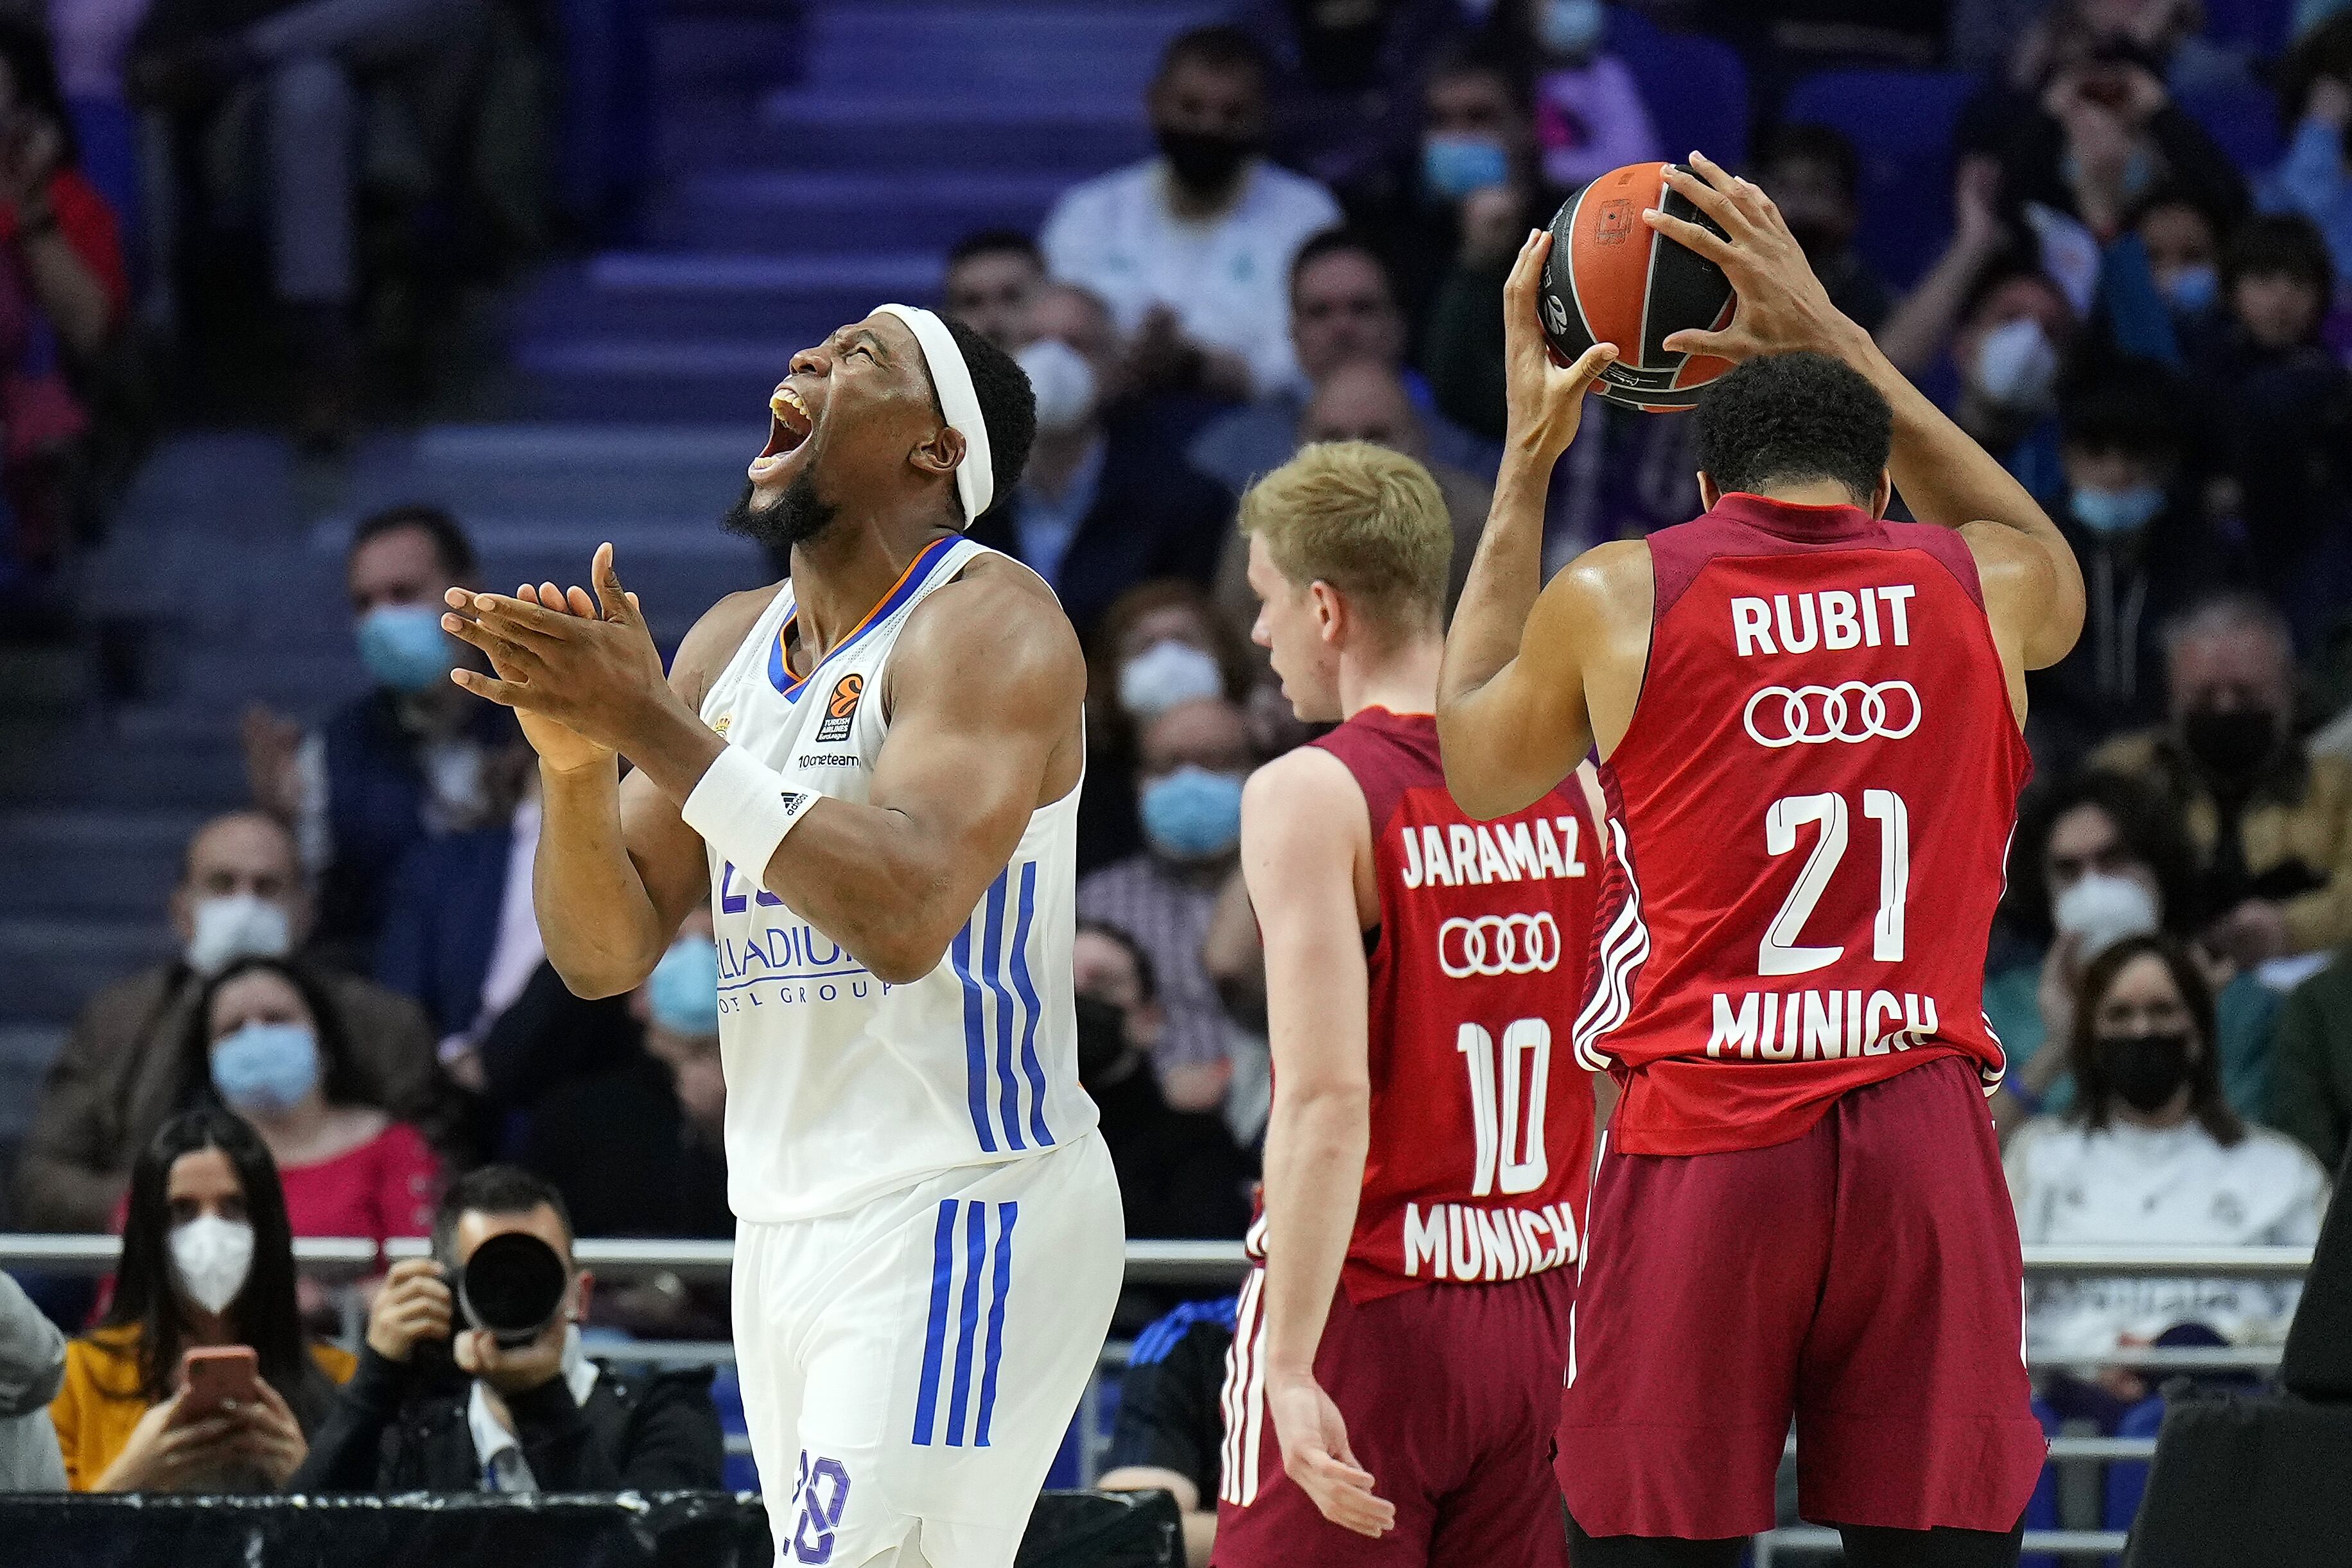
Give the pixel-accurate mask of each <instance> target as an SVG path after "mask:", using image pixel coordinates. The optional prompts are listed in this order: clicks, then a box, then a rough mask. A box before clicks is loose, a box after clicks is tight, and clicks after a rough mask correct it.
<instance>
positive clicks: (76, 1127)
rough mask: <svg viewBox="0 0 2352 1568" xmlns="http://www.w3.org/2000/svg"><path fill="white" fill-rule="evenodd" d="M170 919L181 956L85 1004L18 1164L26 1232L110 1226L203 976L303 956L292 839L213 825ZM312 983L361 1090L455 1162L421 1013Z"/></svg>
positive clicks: (263, 821)
mask: <svg viewBox="0 0 2352 1568" xmlns="http://www.w3.org/2000/svg"><path fill="white" fill-rule="evenodd" d="M171 914H172V929H173V931H174V932H176V933H177V934H178V936H179V938H180V941H181V942H182V943H183V952H182V955H181V956H180V957H177V958H174V959H173V960H171V961H170V962H168V963H159V964H157V965H155V966H154V967H153V968H152V969H147V970H142V972H140V973H137V974H133V975H131V976H129V977H128V978H126V979H123V980H119V981H117V982H116V983H115V984H111V985H109V986H107V987H106V988H105V989H104V990H102V991H100V992H99V994H97V995H95V996H93V997H91V998H90V999H89V1004H88V1005H86V1006H84V1007H83V1008H82V1012H81V1016H80V1017H79V1018H78V1019H77V1020H75V1023H74V1027H73V1033H72V1035H71V1036H70V1037H68V1039H67V1041H66V1045H65V1048H64V1049H63V1050H61V1051H60V1052H59V1053H58V1058H57V1060H56V1061H55V1062H53V1063H51V1064H50V1067H49V1071H48V1077H47V1082H46V1084H45V1085H44V1086H43V1088H42V1091H41V1103H40V1106H39V1109H38V1110H36V1111H35V1113H34V1118H33V1125H32V1129H31V1131H29V1132H28V1133H27V1135H26V1140H25V1145H24V1150H23V1152H22V1154H21V1156H20V1157H19V1159H18V1162H17V1166H16V1209H15V1220H16V1224H17V1225H19V1226H23V1227H25V1228H26V1229H32V1230H62V1231H104V1230H107V1229H110V1227H111V1226H112V1224H113V1220H114V1211H115V1206H116V1205H118V1204H119V1203H120V1202H121V1198H122V1194H123V1188H124V1185H125V1184H126V1183H127V1182H128V1180H129V1178H130V1172H131V1161H132V1160H133V1159H134V1158H136V1157H137V1155H138V1152H139V1150H140V1147H141V1146H142V1144H143V1143H145V1142H146V1141H147V1139H148V1138H149V1137H151V1136H152V1134H153V1132H154V1131H155V1129H156V1128H157V1127H158V1126H160V1125H162V1123H163V1121H164V1119H165V1118H167V1117H168V1116H169V1115H170V1114H171V1113H172V1111H173V1109H174V1107H173V1103H172V1101H173V1096H174V1094H175V1093H176V1092H177V1091H178V1089H179V1080H180V1070H181V1063H180V1060H179V1057H180V1052H181V1048H182V1044H183V1041H184V1037H185V1034H186V1031H187V1027H188V1016H189V1013H190V1011H191V1009H193V1008H194V1005H195V1002H196V998H197V996H198V995H199V994H201V993H202V991H203V989H204V984H205V975H206V974H207V973H212V972H215V971H217V970H218V969H219V968H221V967H222V966H223V965H224V964H226V963H228V962H229V961H230V960H231V959H234V958H237V957H241V956H243V955H245V954H247V953H251V952H261V953H282V952H289V951H292V950H295V949H299V946H300V945H301V942H302V940H303V938H304V937H305V936H306V935H307V934H308V931H309V926H310V900H309V898H308V896H307V894H306V893H305V892H304V890H303V888H302V883H301V874H300V871H299V867H298V864H297V861H296V858H295V850H294V841H293V838H292V837H291V836H290V835H289V834H288V832H287V831H286V829H285V827H284V826H281V825H280V824H279V823H278V822H277V821H276V820H274V819H273V818H271V817H268V816H263V815H262V814H260V813H258V812H250V811H240V812H232V813H229V814H228V815H226V816H216V817H215V818H213V819H212V820H211V821H210V822H207V823H205V825H204V826H202V827H199V828H198V829H197V830H196V833H195V837H193V838H191V839H190V840H189V841H188V852H187V856H186V858H185V860H184V862H183V863H182V867H181V875H180V883H179V886H178V887H176V888H174V889H173V890H172V902H171ZM318 978H319V982H320V986H321V987H322V988H323V989H324V991H325V993H326V994H327V997H328V1000H329V1003H330V1005H332V1006H334V1007H336V1008H337V1009H339V1010H340V1011H341V1015H342V1018H341V1022H342V1026H343V1035H344V1037H345V1038H346V1039H348V1040H349V1041H350V1045H351V1053H352V1060H351V1067H352V1076H353V1079H354V1081H355V1087H356V1088H357V1089H358V1090H359V1091H360V1092H361V1093H362V1095H363V1096H364V1097H365V1098H366V1099H367V1100H370V1101H371V1102H373V1103H375V1104H378V1105H381V1106H383V1109H384V1110H386V1111H388V1112H390V1113H391V1114H392V1115H393V1116H394V1118H396V1119H397V1120H400V1121H407V1122H410V1123H413V1124H414V1125H415V1126H416V1127H417V1128H419V1129H420V1130H421V1131H424V1132H425V1135H426V1136H427V1137H428V1138H430V1139H432V1141H433V1142H434V1143H435V1145H436V1148H438V1149H440V1151H441V1152H442V1157H443V1158H444V1159H445V1160H447V1159H449V1158H450V1156H451V1155H452V1153H454V1152H457V1151H456V1150H453V1149H452V1148H451V1146H450V1145H451V1144H452V1142H453V1141H454V1140H456V1139H457V1138H458V1137H459V1136H460V1127H461V1121H460V1110H459V1107H458V1105H457V1102H456V1100H455V1097H454V1095H453V1094H452V1093H451V1092H450V1090H449V1089H448V1086H447V1083H446V1080H445V1079H444V1078H443V1077H442V1074H441V1070H440V1065H439V1063H438V1062H437V1061H436V1059H435V1057H434V1047H433V1032H432V1029H431V1027H430V1026H428V1025H427V1024H426V1022H425V1015H424V1014H423V1012H422V1011H420V1010H419V1009H418V1007H417V1005H416V1004H415V1003H414V1002H412V1001H410V1000H409V999H408V998H406V997H404V996H402V995H399V994H395V993H394V992H391V991H387V990H385V989H384V988H383V986H381V985H378V984H375V983H374V982H373V981H370V980H362V979H361V978H359V977H358V976H356V975H351V974H343V973H335V972H332V971H320V973H319V976H318ZM453 1168H455V1167H454V1166H453Z"/></svg>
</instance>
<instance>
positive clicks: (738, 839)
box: [678, 746, 818, 883]
mask: <svg viewBox="0 0 2352 1568" xmlns="http://www.w3.org/2000/svg"><path fill="white" fill-rule="evenodd" d="M817 799H818V797H817V796H815V795H809V794H806V793H804V792H802V791H798V790H788V789H786V788H784V787H783V782H782V777H781V775H779V774H778V773H776V772H775V770H774V769H772V768H770V767H767V766H765V765H764V764H762V763H761V762H760V760H759V759H758V758H756V757H754V756H752V755H751V752H747V751H745V750H743V749H742V748H741V747H740V746H729V747H727V748H726V749H725V750H724V751H722V752H719V755H718V756H717V757H716V758H714V759H713V760H712V762H711V763H710V767H709V771H708V772H706V773H704V774H703V775H702V777H701V779H700V780H699V781H698V783H697V784H695V786H694V790H693V793H692V794H690V795H688V796H687V797H686V804H685V805H684V806H682V807H680V808H679V812H678V815H679V816H683V817H684V818H685V819H686V825H687V826H688V827H691V828H693V829H694V830H695V831H696V832H697V833H699V834H700V835H702V840H703V842H704V843H706V844H708V845H709V846H710V847H712V848H714V849H716V850H718V851H719V854H721V855H723V856H725V857H726V858H728V859H729V860H731V861H733V862H734V864H735V867H736V868H737V869H738V870H740V871H741V872H742V873H743V874H744V876H746V877H747V878H749V879H751V881H753V882H755V883H756V882H759V881H761V880H762V879H764V878H765V877H766V876H767V872H768V862H769V861H770V860H772V859H773V858H775V854H776V846H777V845H779V844H782V842H783V841H784V835H785V834H787V833H790V832H791V831H792V830H793V825H794V824H795V823H797V822H799V821H800V819H801V818H802V817H803V816H805V815H807V812H808V808H809V807H810V806H812V805H815V804H816V802H817Z"/></svg>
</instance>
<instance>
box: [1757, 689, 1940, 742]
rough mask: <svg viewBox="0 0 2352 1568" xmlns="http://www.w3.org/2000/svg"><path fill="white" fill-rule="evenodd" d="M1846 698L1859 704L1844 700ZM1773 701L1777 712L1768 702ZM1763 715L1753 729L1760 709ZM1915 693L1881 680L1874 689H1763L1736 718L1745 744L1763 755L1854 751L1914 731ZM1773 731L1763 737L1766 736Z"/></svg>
mask: <svg viewBox="0 0 2352 1568" xmlns="http://www.w3.org/2000/svg"><path fill="white" fill-rule="evenodd" d="M1849 697H1852V698H1853V699H1858V700H1849ZM1769 698H1778V699H1779V700H1780V706H1779V707H1778V708H1775V707H1773V706H1771V705H1770V704H1769V702H1768V701H1767V699H1769ZM1759 707H1760V708H1761V709H1762V710H1763V712H1764V715H1765V721H1764V725H1763V727H1762V728H1759V727H1758V725H1757V722H1756V714H1757V710H1758V709H1759ZM1920 712H1921V709H1920V706H1919V692H1918V689H1916V688H1915V687H1914V686H1913V685H1912V684H1911V683H1910V682H1909V681H1907V680H1885V681H1881V682H1879V683H1878V684H1877V685H1875V686H1871V685H1867V684H1865V683H1864V682H1863V681H1859V680H1848V681H1845V682H1843V683H1842V684H1840V685H1837V686H1800V687H1798V688H1797V689H1795V690H1794V691H1791V690H1790V689H1788V688H1787V687H1785V686H1767V687H1764V688H1762V689H1759V690H1758V692H1757V693H1756V695H1754V696H1753V697H1750V698H1749V699H1748V706H1747V707H1746V708H1745V709H1743V710H1741V712H1740V715H1739V721H1740V722H1741V723H1742V724H1743V725H1745V726H1746V727H1747V730H1748V739H1749V740H1751V741H1753V742H1756V743H1757V744H1758V745H1759V746H1762V747H1764V748H1765V749H1767V750H1768V751H1774V752H1777V751H1779V750H1780V748H1781V747H1783V746H1793V745H1796V744H1798V743H1799V742H1803V743H1804V744H1806V745H1808V746H1819V745H1822V744H1825V743H1826V742H1831V741H1843V742H1846V744H1848V745H1857V744H1859V743H1861V742H1864V741H1899V740H1901V739H1903V737H1904V736H1906V735H1908V734H1909V733H1911V731H1914V730H1916V729H1917V728H1918V727H1919V715H1920ZM1767 729H1770V730H1777V731H1779V732H1778V733H1777V734H1771V735H1768V734H1766V733H1765V730H1767Z"/></svg>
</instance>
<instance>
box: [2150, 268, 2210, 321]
mask: <svg viewBox="0 0 2352 1568" xmlns="http://www.w3.org/2000/svg"><path fill="white" fill-rule="evenodd" d="M2158 288H2159V289H2162V290H2163V292H2164V300H2165V303H2166V304H2168V305H2170V306H2171V307H2172V308H2173V309H2174V310H2178V311H2179V312H2180V313H2181V314H2182V315H2184V316H2194V315H2197V314H2199V313H2200V312H2201V311H2204V310H2211V309H2212V308H2213V301H2214V300H2218V299H2220V298H2221V272H2220V270H2219V269H2218V268H2215V267H2214V266H2213V265H2212V264H2211V263H2210V262H2199V263H2198V264H2196V265H2195V266H2192V267H2176V268H2173V269H2172V276H2170V277H2169V278H2167V279H2164V281H2163V282H2162V283H2160V284H2158Z"/></svg>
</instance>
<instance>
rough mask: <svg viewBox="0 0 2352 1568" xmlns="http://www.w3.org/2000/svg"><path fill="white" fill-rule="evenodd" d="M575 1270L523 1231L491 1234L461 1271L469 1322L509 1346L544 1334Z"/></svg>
mask: <svg viewBox="0 0 2352 1568" xmlns="http://www.w3.org/2000/svg"><path fill="white" fill-rule="evenodd" d="M571 1273H572V1271H571V1269H569V1268H566V1267H565V1265H564V1262H563V1258H562V1256H561V1255H560V1254H558V1253H557V1252H556V1250H555V1248H553V1247H550V1246H548V1245H547V1243H545V1242H543V1241H541V1240H540V1239H539V1237H535V1236H532V1235H530V1234H529V1233H527V1232H524V1231H519V1230H510V1231H508V1232H506V1233H505V1234H503V1235H500V1236H494V1237H490V1238H489V1239H488V1240H487V1241H485V1242H483V1243H482V1245H481V1246H479V1247H476V1248H474V1256H473V1257H471V1258H467V1260H466V1267H465V1268H464V1270H463V1271H462V1272H460V1273H459V1274H458V1276H457V1305H458V1307H459V1308H460V1309H461V1310H463V1311H464V1312H465V1314H466V1321H467V1322H468V1323H470V1324H471V1325H472V1326H474V1327H475V1328H478V1329H487V1330H488V1331H489V1334H490V1337H491V1338H492V1339H494V1340H496V1341H497V1342H499V1344H500V1345H503V1346H505V1347H507V1348H508V1349H509V1350H511V1349H513V1348H514V1347H515V1346H517V1345H527V1344H529V1343H530V1342H531V1341H533V1340H535V1339H537V1338H539V1336H540V1335H541V1334H543V1333H545V1332H546V1331H547V1330H548V1326H549V1325H550V1324H551V1323H553V1322H554V1321H555V1318H556V1314H557V1313H559V1312H561V1311H562V1310H563V1290H564V1287H565V1286H566V1285H568V1284H570V1283H571Z"/></svg>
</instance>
